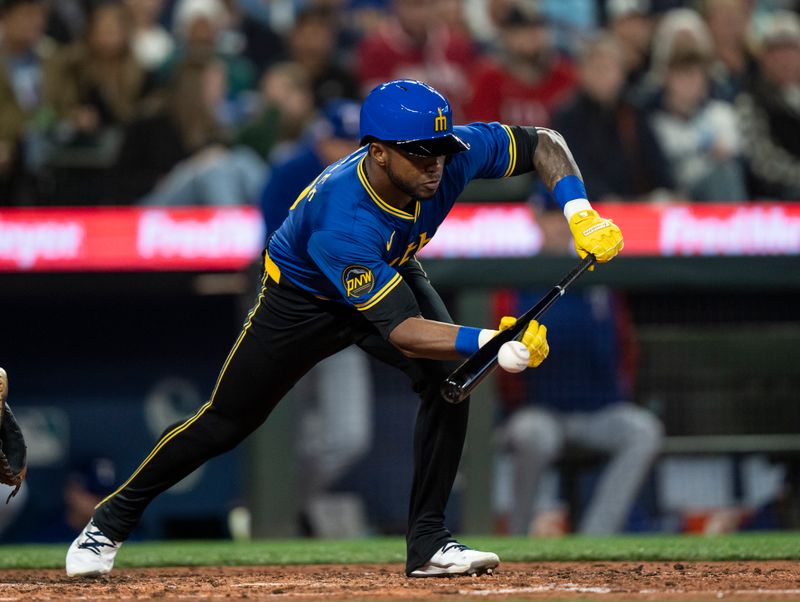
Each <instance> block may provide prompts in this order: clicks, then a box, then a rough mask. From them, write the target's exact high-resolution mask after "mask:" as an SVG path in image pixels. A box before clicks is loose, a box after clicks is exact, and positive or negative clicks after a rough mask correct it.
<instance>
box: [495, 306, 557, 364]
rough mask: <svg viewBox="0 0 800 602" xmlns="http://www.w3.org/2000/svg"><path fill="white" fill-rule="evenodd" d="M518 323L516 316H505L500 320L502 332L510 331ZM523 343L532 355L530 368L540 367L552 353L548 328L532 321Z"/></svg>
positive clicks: (529, 362) (523, 336)
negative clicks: (548, 338) (548, 340)
mask: <svg viewBox="0 0 800 602" xmlns="http://www.w3.org/2000/svg"><path fill="white" fill-rule="evenodd" d="M516 323H517V319H516V318H515V317H514V316H503V317H502V318H501V319H500V332H503V331H504V330H508V329H509V328H511V327H512V326H514V325H515V324H516ZM521 343H522V344H523V345H525V346H526V347H527V348H528V352H529V353H530V354H531V359H530V360H529V361H528V368H536V367H538V366H539V365H540V364H541V363H542V362H543V361H544V360H545V359H547V355H548V354H549V353H550V345H549V344H548V343H547V326H545V325H544V324H539V322H537V321H536V320H531V321H530V322H529V323H528V327H527V328H526V329H525V332H524V333H523V335H522V339H521Z"/></svg>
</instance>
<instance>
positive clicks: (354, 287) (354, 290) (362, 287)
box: [342, 265, 375, 297]
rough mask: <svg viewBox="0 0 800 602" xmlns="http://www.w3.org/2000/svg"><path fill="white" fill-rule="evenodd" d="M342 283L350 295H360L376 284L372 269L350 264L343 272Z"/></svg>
mask: <svg viewBox="0 0 800 602" xmlns="http://www.w3.org/2000/svg"><path fill="white" fill-rule="evenodd" d="M342 284H343V285H344V290H345V291H347V296H348V297H360V296H361V295H364V294H366V293H368V292H370V291H371V290H372V289H373V287H374V286H375V278H374V276H373V275H372V270H370V269H369V268H365V267H364V266H362V265H349V266H347V267H346V268H345V269H344V272H342Z"/></svg>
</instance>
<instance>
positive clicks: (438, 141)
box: [392, 134, 469, 157]
mask: <svg viewBox="0 0 800 602" xmlns="http://www.w3.org/2000/svg"><path fill="white" fill-rule="evenodd" d="M392 144H394V145H395V146H396V147H397V148H399V149H400V150H402V151H405V152H407V153H410V154H412V155H419V156H420V157H441V156H442V155H454V154H456V153H462V152H464V151H466V150H469V144H467V143H466V142H464V141H463V140H462V139H461V138H459V137H458V136H456V135H455V134H447V135H445V136H440V137H438V138H428V139H426V140H396V141H394V142H393V143H392Z"/></svg>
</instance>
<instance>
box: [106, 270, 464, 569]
mask: <svg viewBox="0 0 800 602" xmlns="http://www.w3.org/2000/svg"><path fill="white" fill-rule="evenodd" d="M402 274H403V278H404V280H405V281H406V283H407V284H408V285H409V286H410V287H411V290H412V291H413V293H414V296H415V297H416V299H417V302H418V304H419V308H420V311H421V313H422V315H423V317H425V318H427V319H431V320H438V321H441V322H452V319H451V318H450V315H449V314H448V312H447V309H446V308H445V306H444V303H443V302H442V300H441V298H440V297H439V295H438V294H437V293H436V291H435V290H434V289H433V287H432V286H431V284H430V282H429V281H428V279H427V276H426V275H425V273H424V271H423V270H422V268H421V267H420V266H419V264H418V263H416V261H411V262H409V263H408V264H406V266H404V269H403V270H402ZM351 344H356V345H358V346H360V347H361V348H362V349H364V350H365V351H366V352H367V353H369V354H371V355H373V356H374V357H376V358H378V359H380V360H382V361H384V362H386V363H388V364H390V365H392V366H395V367H397V368H399V369H401V370H403V371H404V372H405V373H406V374H407V375H408V376H409V377H410V378H411V381H412V384H413V387H414V390H415V391H416V392H417V393H418V394H419V395H420V397H421V403H420V406H419V410H418V413H417V419H416V425H415V429H414V480H413V483H412V489H411V497H410V502H409V517H408V533H407V536H406V544H407V560H406V572H407V573H410V572H411V571H413V570H414V569H416V568H418V567H420V566H421V565H423V564H424V563H425V562H427V561H428V559H429V558H430V557H431V556H432V555H433V553H434V552H435V551H436V550H437V549H439V548H440V547H441V546H442V545H444V544H445V543H447V542H448V541H452V540H453V539H452V536H451V534H450V533H449V531H448V530H447V529H445V527H444V509H445V506H446V504H447V500H448V497H449V496H450V490H451V488H452V486H453V481H454V479H455V476H456V471H457V469H458V464H459V461H460V459H461V452H462V448H463V444H464V437H465V435H466V429H467V417H468V411H469V402H468V400H467V401H464V402H463V403H461V404H458V405H452V404H449V403H447V402H446V401H444V399H443V398H442V397H441V396H440V394H439V385H440V383H441V381H442V380H443V379H444V378H445V377H446V376H447V375H448V374H449V373H450V372H451V371H452V369H453V368H454V367H455V363H454V362H446V361H435V360H424V359H410V358H407V357H405V356H403V355H402V354H401V353H400V352H399V351H398V350H397V349H396V348H395V347H394V346H393V345H391V344H390V343H389V342H388V341H386V340H384V339H383V337H381V336H380V334H379V333H378V331H377V329H376V328H375V327H374V326H372V325H371V324H370V323H369V322H368V321H367V320H366V319H365V318H364V317H363V316H362V315H361V314H359V313H358V312H357V311H355V310H354V309H351V308H349V307H346V306H343V305H341V304H338V303H334V302H331V301H322V300H319V299H317V298H315V297H313V296H312V295H309V294H307V293H305V292H303V291H301V290H299V289H297V288H296V287H293V286H292V285H290V284H286V283H282V284H277V283H275V282H273V281H272V280H270V279H268V278H267V279H265V282H264V285H263V287H262V289H261V292H260V294H259V297H258V301H257V304H256V306H255V308H254V309H253V310H252V311H251V312H250V314H249V316H248V319H247V321H246V323H245V327H244V329H243V330H242V332H241V334H240V335H239V338H238V339H237V340H236V343H235V344H234V346H233V349H232V350H231V352H230V354H229V355H228V357H227V359H226V361H225V363H224V365H223V367H222V370H221V372H220V375H219V378H218V379H217V382H216V385H215V387H214V390H213V392H212V394H211V397H210V399H209V400H208V401H207V402H206V403H205V404H204V405H203V406H201V407H200V409H199V410H198V411H197V412H196V413H195V414H194V415H193V416H191V417H189V418H188V419H187V420H184V421H182V422H180V423H178V424H175V425H173V426H171V427H169V428H167V429H166V431H164V433H163V434H162V436H161V438H160V439H159V440H158V442H157V443H156V445H155V447H154V448H153V450H152V451H151V452H150V454H149V455H148V456H147V457H146V458H145V459H144V461H143V462H142V464H141V465H140V466H139V468H137V469H136V471H135V472H134V473H133V475H132V476H131V477H130V478H129V479H128V480H127V481H126V482H125V483H124V484H123V485H122V486H121V487H120V488H119V489H118V490H117V491H116V492H114V493H113V494H112V495H110V496H109V497H108V498H106V499H105V500H103V501H102V502H101V503H100V504H99V505H98V506H97V508H96V510H95V513H94V521H95V523H96V524H97V525H98V526H99V527H100V529H102V531H103V532H104V533H105V534H106V535H107V536H108V537H110V538H111V539H114V540H117V541H124V540H125V539H127V537H128V536H129V535H130V533H131V531H132V530H133V529H134V527H135V526H136V525H137V523H138V522H139V519H140V517H141V516H142V513H143V512H144V510H145V508H146V507H147V505H148V504H149V503H150V501H152V500H153V499H154V498H155V497H156V496H157V495H158V494H160V493H161V492H163V491H165V490H166V489H168V488H169V487H171V486H172V485H174V484H175V483H177V482H178V481H180V480H181V479H183V478H184V477H185V476H187V475H188V474H189V473H191V472H192V471H193V470H195V469H196V468H198V467H199V466H200V465H202V464H203V463H205V462H206V461H207V460H209V459H210V458H212V457H214V456H217V455H219V454H221V453H223V452H226V451H228V450H231V449H233V448H234V447H236V446H237V445H238V444H239V443H240V442H241V441H242V440H243V439H244V438H245V437H247V435H249V434H250V433H251V432H253V431H254V430H255V429H256V428H257V427H258V426H259V425H261V424H262V423H263V422H264V420H266V418H267V417H268V416H269V414H270V412H272V410H273V409H274V408H275V406H276V405H277V404H278V402H279V401H280V400H281V398H283V396H284V395H285V394H286V393H287V392H288V391H289V390H290V389H291V388H292V387H293V386H294V384H295V383H296V382H297V381H298V380H299V379H300V377H302V376H303V375H304V374H305V373H306V372H307V371H308V370H309V369H310V368H311V367H313V366H314V365H315V364H316V363H317V362H319V361H320V360H322V359H323V358H325V357H327V356H329V355H332V354H334V353H336V352H337V351H340V350H341V349H344V348H345V347H347V346H349V345H351ZM343 394H344V392H343Z"/></svg>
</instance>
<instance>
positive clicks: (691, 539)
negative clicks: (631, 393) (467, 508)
mask: <svg viewBox="0 0 800 602" xmlns="http://www.w3.org/2000/svg"><path fill="white" fill-rule="evenodd" d="M462 541H463V542H464V543H467V544H468V545H471V546H473V547H475V548H479V549H484V550H492V551H493V552H497V553H498V554H499V555H500V558H502V559H503V560H504V561H506V562H515V561H517V562H520V561H529V562H530V561H532V562H536V561H549V560H595V561H604V560H630V561H645V560H666V561H679V560H681V561H691V560H800V533H752V534H737V535H727V536H717V537H699V536H685V535H684V536H675V535H643V536H619V537H602V538H600V537H597V538H595V537H566V538H563V539H540V540H532V539H525V538H517V537H508V538H505V537H463V538H462ZM66 550H67V545H66V544H63V545H43V546H40V545H36V546H34V545H21V546H0V569H10V568H59V567H62V566H63V563H64V554H65V553H66ZM404 559H405V547H404V543H403V540H402V539H400V538H394V537H381V538H371V539H363V540H347V541H320V540H298V539H293V540H262V541H253V542H232V541H174V542H172V541H171V542H158V543H137V542H131V543H128V544H126V545H125V546H124V547H123V548H122V550H121V551H120V553H119V556H118V558H117V563H116V564H117V566H120V567H124V566H128V567H134V566H136V567H142V566H201V565H209V566H211V565H262V564H316V563H321V564H327V563H348V564H352V563H369V562H394V563H403V561H404Z"/></svg>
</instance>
